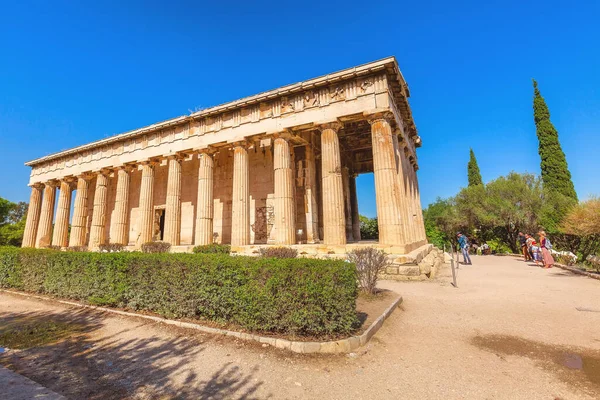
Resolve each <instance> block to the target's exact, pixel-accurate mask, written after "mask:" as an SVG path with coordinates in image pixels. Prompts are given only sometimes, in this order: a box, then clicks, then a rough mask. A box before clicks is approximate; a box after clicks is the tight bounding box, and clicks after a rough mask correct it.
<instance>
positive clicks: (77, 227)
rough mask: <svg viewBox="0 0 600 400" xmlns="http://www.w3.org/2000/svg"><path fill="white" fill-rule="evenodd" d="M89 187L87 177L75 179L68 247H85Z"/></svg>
mask: <svg viewBox="0 0 600 400" xmlns="http://www.w3.org/2000/svg"><path fill="white" fill-rule="evenodd" d="M89 185H90V182H89V177H87V176H80V177H79V178H78V179H77V190H76V191H75V208H74V210H73V220H72V221H71V237H70V238H69V247H75V246H76V247H80V246H85V236H86V233H87V232H86V230H87V211H88V207H87V203H88V187H89Z"/></svg>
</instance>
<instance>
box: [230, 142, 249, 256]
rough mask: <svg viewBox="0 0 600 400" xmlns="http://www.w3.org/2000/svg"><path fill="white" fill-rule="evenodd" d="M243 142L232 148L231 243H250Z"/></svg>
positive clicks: (246, 169)
mask: <svg viewBox="0 0 600 400" xmlns="http://www.w3.org/2000/svg"><path fill="white" fill-rule="evenodd" d="M248 167H249V166H248V150H246V147H245V144H236V145H235V147H234V149H233V193H232V197H233V198H232V203H231V245H232V246H245V245H248V244H250V176H249V174H250V171H249V168H248Z"/></svg>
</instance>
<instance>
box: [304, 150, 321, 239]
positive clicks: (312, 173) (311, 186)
mask: <svg viewBox="0 0 600 400" xmlns="http://www.w3.org/2000/svg"><path fill="white" fill-rule="evenodd" d="M305 153H306V181H305V183H304V204H305V205H306V209H305V210H306V211H305V215H306V242H307V243H317V242H318V241H319V211H318V203H317V171H316V163H315V153H314V150H313V146H312V145H307V146H306V147H305Z"/></svg>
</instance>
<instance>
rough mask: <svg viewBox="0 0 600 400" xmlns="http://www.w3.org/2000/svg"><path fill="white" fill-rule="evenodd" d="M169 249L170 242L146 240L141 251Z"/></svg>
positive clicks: (151, 251) (155, 251)
mask: <svg viewBox="0 0 600 400" xmlns="http://www.w3.org/2000/svg"><path fill="white" fill-rule="evenodd" d="M169 250H171V243H167V242H148V243H144V244H142V253H168V252H169Z"/></svg>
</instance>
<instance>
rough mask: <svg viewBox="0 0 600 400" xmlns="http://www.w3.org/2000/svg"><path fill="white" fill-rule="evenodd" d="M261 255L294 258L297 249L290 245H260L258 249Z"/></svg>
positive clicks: (296, 255)
mask: <svg viewBox="0 0 600 400" xmlns="http://www.w3.org/2000/svg"><path fill="white" fill-rule="evenodd" d="M258 252H259V253H260V256H261V257H268V258H296V257H298V250H296V249H293V248H291V247H261V248H260V249H258Z"/></svg>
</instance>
